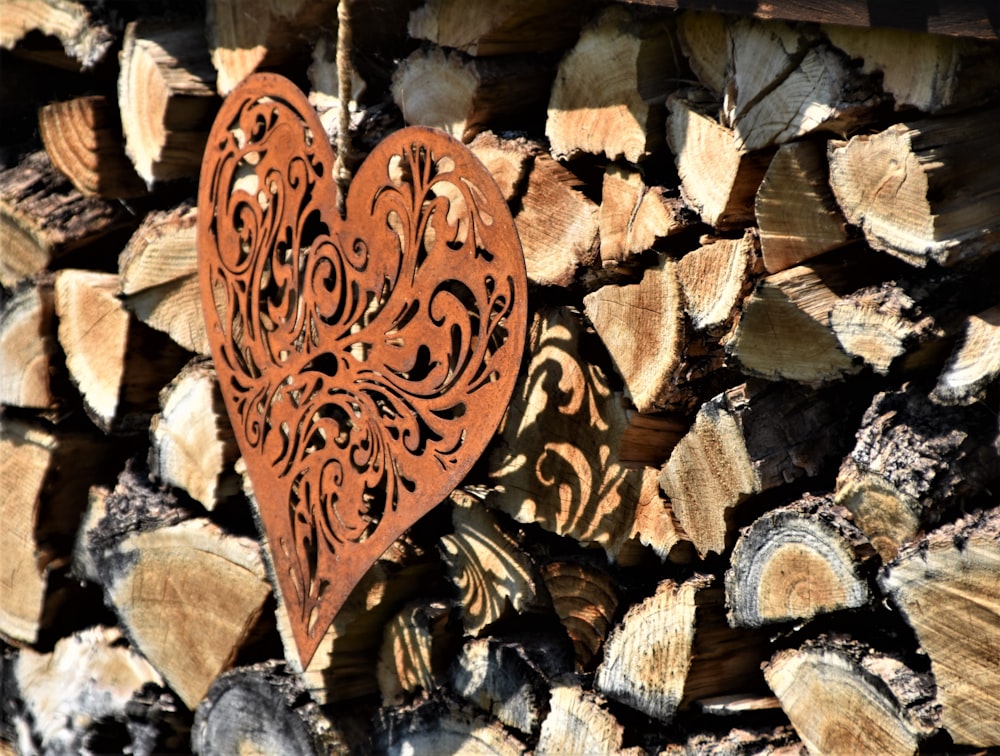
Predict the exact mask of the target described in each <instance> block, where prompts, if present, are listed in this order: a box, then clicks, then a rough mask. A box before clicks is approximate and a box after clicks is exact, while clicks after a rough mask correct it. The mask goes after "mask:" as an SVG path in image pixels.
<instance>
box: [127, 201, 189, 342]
mask: <svg viewBox="0 0 1000 756" xmlns="http://www.w3.org/2000/svg"><path fill="white" fill-rule="evenodd" d="M197 230H198V229H197V209H196V208H195V207H193V206H191V205H188V204H182V205H180V206H178V207H176V208H174V209H173V210H166V211H159V210H154V211H153V212H151V213H149V214H148V215H146V217H145V219H143V222H142V223H141V224H140V226H139V228H137V229H136V231H135V233H134V234H133V235H132V238H131V239H129V242H128V244H127V245H126V246H125V249H124V250H122V253H121V255H120V256H119V258H118V275H119V278H120V281H121V296H122V298H123V300H124V302H125V306H126V307H127V308H128V309H129V311H131V312H132V313H133V314H134V315H135V316H136V317H137V318H138V319H139V320H141V321H142V322H143V323H145V324H146V325H148V326H150V327H151V328H155V329H156V330H158V331H163V332H164V333H166V334H168V335H169V336H170V338H172V339H173V340H174V341H176V342H177V343H178V344H180V345H181V346H182V347H184V348H185V349H187V350H188V351H190V352H194V353H195V354H208V353H209V346H208V334H207V333H206V331H205V318H204V315H203V314H202V310H201V292H200V289H199V287H198V245H197Z"/></svg>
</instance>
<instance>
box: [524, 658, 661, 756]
mask: <svg viewBox="0 0 1000 756" xmlns="http://www.w3.org/2000/svg"><path fill="white" fill-rule="evenodd" d="M606 703H607V702H606V701H605V700H604V699H603V698H601V696H599V695H596V694H595V693H593V692H591V691H589V690H584V689H583V688H582V687H581V686H580V684H579V683H578V682H577V681H576V680H575V678H573V677H572V676H566V677H564V678H563V679H561V680H558V681H556V684H555V685H553V686H552V692H551V696H550V699H549V714H548V716H547V717H545V721H544V722H543V723H542V731H541V735H540V736H539V738H538V746H537V747H536V748H535V753H536V754H538V756H550V755H551V756H555V755H556V754H568V753H615V754H621V755H622V756H640V754H642V753H645V751H643V749H642V748H640V747H639V746H633V747H631V748H625V747H624V746H623V741H624V739H625V728H624V727H622V725H621V723H620V722H619V721H618V720H617V719H616V718H615V716H614V715H613V714H612V713H611V712H609V711H608V709H607V705H606Z"/></svg>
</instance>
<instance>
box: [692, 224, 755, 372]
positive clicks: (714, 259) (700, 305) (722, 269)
mask: <svg viewBox="0 0 1000 756" xmlns="http://www.w3.org/2000/svg"><path fill="white" fill-rule="evenodd" d="M760 267H761V265H760V242H759V241H758V238H757V234H755V233H754V231H753V229H747V230H746V231H745V232H744V233H743V236H741V237H739V238H736V239H729V238H711V237H709V238H703V239H702V243H701V246H699V247H698V248H697V249H694V250H691V251H690V252H688V253H686V254H685V255H684V256H683V257H682V258H681V259H680V260H679V261H678V262H677V277H678V280H679V281H680V284H681V289H682V291H683V292H684V296H683V302H684V311H685V312H686V313H687V315H688V317H689V318H690V319H691V326H692V327H693V328H694V329H695V330H696V331H701V332H703V333H706V334H708V335H710V336H716V337H720V338H722V337H724V336H725V335H726V334H727V333H728V332H729V331H730V330H731V329H732V326H733V324H734V322H735V321H736V316H737V315H738V313H739V310H740V307H741V305H742V304H743V300H744V299H745V298H746V296H747V294H749V293H750V290H751V289H752V288H753V285H754V283H756V280H757V278H758V276H759V274H760V272H761V270H760ZM691 341H692V339H691V338H690V337H689V338H687V339H685V342H686V343H685V345H684V346H685V351H686V352H687V353H688V354H689V355H690V356H691V357H693V356H694V353H695V352H696V350H695V349H692V345H691ZM690 361H692V360H691V359H690V357H689V362H690Z"/></svg>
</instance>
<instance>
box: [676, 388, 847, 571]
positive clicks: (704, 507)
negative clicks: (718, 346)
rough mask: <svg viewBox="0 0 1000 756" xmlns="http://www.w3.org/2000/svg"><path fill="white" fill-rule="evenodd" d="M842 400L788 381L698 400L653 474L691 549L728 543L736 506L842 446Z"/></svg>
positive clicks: (810, 471)
mask: <svg viewBox="0 0 1000 756" xmlns="http://www.w3.org/2000/svg"><path fill="white" fill-rule="evenodd" d="M845 409H846V408H845V406H844V402H843V401H842V400H837V399H835V398H834V397H832V396H829V395H825V394H822V393H817V392H815V391H811V390H807V389H805V388H802V387H798V386H795V385H792V384H784V383H775V384H763V383H760V382H749V383H744V384H741V385H739V386H736V387H734V388H731V389H729V390H727V391H725V392H723V393H721V394H719V395H718V396H716V397H714V398H712V399H710V400H709V401H707V402H705V403H704V404H703V405H702V407H701V409H699V410H698V414H697V416H696V417H695V420H694V424H693V425H692V426H691V428H690V430H689V431H688V432H687V434H686V435H685V436H684V438H682V439H681V440H680V441H679V442H678V444H677V446H676V447H674V450H673V452H672V453H671V454H670V458H669V459H668V460H667V463H666V465H664V466H663V470H662V472H661V473H660V485H661V486H662V487H663V490H664V492H665V493H666V495H667V498H668V500H669V501H670V504H671V506H672V508H673V511H674V514H675V515H676V516H677V519H678V521H679V523H680V526H681V527H682V528H683V530H684V532H685V533H686V534H687V536H688V537H689V538H690V539H691V541H692V543H694V545H695V548H697V550H698V553H699V554H700V555H701V556H705V555H706V554H708V553H710V552H715V553H716V554H722V553H723V552H724V551H725V550H726V548H727V547H728V546H729V545H731V544H732V543H733V542H734V541H735V537H736V527H737V520H738V514H739V512H738V508H739V506H740V504H742V503H743V502H745V501H746V500H747V499H749V498H750V497H752V496H754V495H756V494H759V493H761V492H763V491H768V490H772V489H775V488H778V487H780V486H783V485H785V484H787V483H791V482H792V481H795V480H798V479H801V478H802V477H813V476H815V475H817V474H818V473H819V472H820V471H821V470H823V468H824V467H826V466H828V465H829V464H830V463H831V462H833V461H834V460H836V459H838V458H839V457H840V456H841V455H842V454H843V448H844V447H845V446H847V445H849V442H848V438H849V435H848V434H849V429H848V428H847V414H848V413H846V412H845Z"/></svg>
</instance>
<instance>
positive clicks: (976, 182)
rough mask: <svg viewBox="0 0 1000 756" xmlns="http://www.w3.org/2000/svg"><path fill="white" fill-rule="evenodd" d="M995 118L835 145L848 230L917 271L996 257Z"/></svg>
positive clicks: (905, 129) (981, 115)
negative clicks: (987, 167)
mask: <svg viewBox="0 0 1000 756" xmlns="http://www.w3.org/2000/svg"><path fill="white" fill-rule="evenodd" d="M996 119H997V111H996V110H985V111H980V112H977V113H973V114H970V115H966V116H962V117H954V118H930V119H926V120H917V121H909V122H905V123H897V124H894V125H892V126H890V127H889V128H887V129H885V130H884V131H880V132H878V133H877V134H870V135H867V134H865V135H860V136H856V137H853V138H852V139H851V140H849V141H847V142H843V141H834V142H831V143H830V146H829V149H828V157H829V160H830V185H831V186H832V187H833V193H834V196H835V197H836V198H837V202H838V203H839V204H840V208H841V210H843V212H844V215H845V217H846V218H847V221H848V223H851V224H853V225H855V226H860V227H861V229H862V230H863V231H864V234H865V237H866V238H867V240H868V243H869V244H870V245H871V246H872V247H874V248H875V249H880V250H884V251H886V252H889V253H890V254H893V255H896V256H897V257H900V258H902V259H903V260H905V261H907V262H908V263H911V264H912V265H915V266H918V267H923V266H925V265H926V264H927V263H928V262H936V263H938V264H940V265H946V266H948V265H955V264H958V263H961V262H963V261H965V260H971V259H976V258H981V257H984V256H986V255H988V254H991V253H992V251H993V249H994V248H995V246H996V239H997V235H998V234H1000V221H998V218H1000V178H998V177H997V176H996V175H995V173H994V172H993V171H984V170H982V166H983V165H989V164H990V163H991V162H992V161H993V160H994V157H995V155H996V151H997V149H998V147H997V140H996V138H995V137H996V134H995V124H996Z"/></svg>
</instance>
